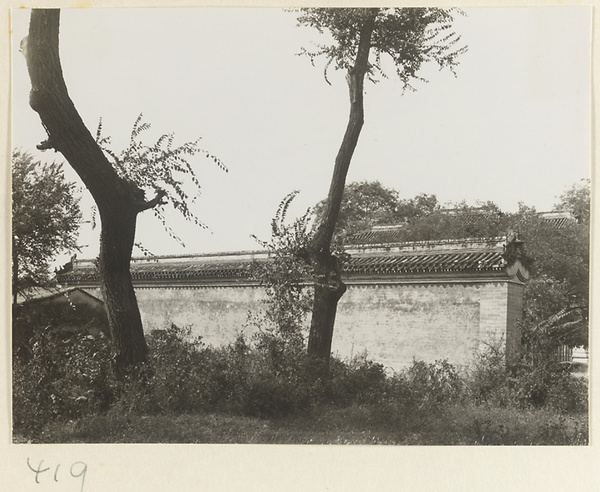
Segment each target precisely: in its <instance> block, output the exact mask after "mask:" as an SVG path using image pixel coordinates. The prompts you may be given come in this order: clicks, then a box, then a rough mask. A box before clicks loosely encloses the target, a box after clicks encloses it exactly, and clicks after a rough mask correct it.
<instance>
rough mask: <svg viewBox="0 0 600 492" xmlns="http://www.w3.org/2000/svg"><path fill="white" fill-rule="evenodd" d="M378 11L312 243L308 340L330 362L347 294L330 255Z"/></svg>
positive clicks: (362, 50) (353, 72) (366, 32)
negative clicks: (339, 313)
mask: <svg viewBox="0 0 600 492" xmlns="http://www.w3.org/2000/svg"><path fill="white" fill-rule="evenodd" d="M375 15H376V12H375V11H374V10H373V9H369V13H368V15H367V16H366V17H365V20H364V23H363V25H362V27H361V30H360V40H359V44H358V50H357V53H356V59H355V62H354V66H353V67H352V69H350V70H349V71H348V74H347V76H346V80H347V82H348V89H349V96H350V116H349V118H348V125H347V127H346V133H345V134H344V138H343V140H342V144H341V146H340V149H339V151H338V154H337V156H336V159H335V167H334V169H333V176H332V178H331V184H330V187H329V193H328V195H327V201H326V204H325V210H324V213H323V216H322V219H321V222H320V223H319V224H318V226H317V229H316V232H315V235H314V237H313V240H312V242H311V244H310V256H311V259H312V262H313V264H314V265H315V274H316V279H315V283H314V300H313V311H312V318H311V323H310V334H309V339H308V354H309V355H311V356H313V357H316V358H318V359H321V360H323V361H325V362H327V363H329V358H330V355H331V343H332V340H333V328H334V324H335V315H336V312H337V305H338V301H339V300H340V298H341V297H342V295H343V294H344V292H345V291H346V286H345V285H344V282H343V281H342V272H341V268H340V262H339V261H338V259H337V258H336V257H335V256H334V255H332V254H331V240H332V238H333V232H334V230H335V225H336V223H337V219H338V216H339V213H340V206H341V203H342V196H343V194H344V186H345V184H346V176H347V174H348V169H349V167H350V162H351V160H352V155H353V154H354V149H356V145H357V143H358V137H359V136H360V132H361V130H362V126H363V122H364V107H363V87H364V78H365V74H366V73H367V70H368V66H369V65H368V64H369V50H370V47H371V35H372V33H373V28H374V24H375Z"/></svg>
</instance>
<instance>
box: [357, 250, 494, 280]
mask: <svg viewBox="0 0 600 492" xmlns="http://www.w3.org/2000/svg"><path fill="white" fill-rule="evenodd" d="M505 265H506V260H504V258H503V257H502V252H500V251H493V250H492V251H483V252H482V251H446V252H436V251H428V252H419V253H402V254H392V255H389V256H381V255H379V256H357V257H353V258H352V259H351V261H350V264H349V265H348V267H347V268H346V269H345V271H346V273H348V274H384V275H385V274H415V273H445V272H448V273H450V272H453V273H458V272H490V271H501V270H502V269H503V268H504V266H505Z"/></svg>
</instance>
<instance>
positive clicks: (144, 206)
mask: <svg viewBox="0 0 600 492" xmlns="http://www.w3.org/2000/svg"><path fill="white" fill-rule="evenodd" d="M165 196H167V192H166V191H164V190H159V191H158V193H157V194H156V196H155V197H154V198H153V199H152V200H148V201H145V202H142V203H140V204H138V206H137V207H136V208H137V211H138V212H143V211H144V210H149V209H151V208H154V207H156V206H157V205H162V204H163V203H165V202H163V201H162V199H163V198H164V197H165Z"/></svg>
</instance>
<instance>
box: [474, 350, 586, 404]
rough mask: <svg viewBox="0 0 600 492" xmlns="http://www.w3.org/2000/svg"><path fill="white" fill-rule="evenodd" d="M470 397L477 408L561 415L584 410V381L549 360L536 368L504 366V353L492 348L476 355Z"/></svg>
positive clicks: (538, 364) (534, 365) (530, 364)
mask: <svg viewBox="0 0 600 492" xmlns="http://www.w3.org/2000/svg"><path fill="white" fill-rule="evenodd" d="M467 386H468V389H469V396H470V397H471V398H472V399H473V401H474V402H475V403H476V404H482V403H485V404H486V405H488V406H490V405H492V406H498V407H502V408H506V407H518V408H522V409H528V408H545V407H548V408H551V409H554V410H556V411H558V412H560V413H576V412H585V411H586V410H587V401H588V394H587V380H585V379H583V378H577V377H575V376H574V375H573V374H572V372H571V367H570V366H569V365H566V364H561V363H559V362H557V361H555V360H552V359H545V360H542V361H540V362H538V363H537V364H533V363H532V362H529V363H525V362H520V363H517V364H513V365H510V366H507V364H506V362H505V358H504V352H503V351H502V350H499V349H497V348H494V347H491V346H490V347H488V349H487V350H486V351H484V352H482V353H480V354H478V356H477V358H476V359H475V363H474V364H473V369H472V370H471V372H470V373H469V375H468V378H467Z"/></svg>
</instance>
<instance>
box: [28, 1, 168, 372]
mask: <svg viewBox="0 0 600 492" xmlns="http://www.w3.org/2000/svg"><path fill="white" fill-rule="evenodd" d="M59 24H60V10H56V9H34V10H32V12H31V21H30V24H29V36H28V37H27V38H25V39H24V40H23V41H22V42H21V50H22V51H23V54H24V55H25V58H26V60H27V68H28V70H29V77H30V79H31V93H30V100H29V103H30V105H31V107H32V109H34V110H35V111H36V112H37V113H38V114H39V116H40V119H41V121H42V125H43V126H44V128H45V129H46V132H47V133H48V140H46V141H45V142H42V143H41V144H40V145H38V149H41V150H44V149H49V148H52V149H54V150H56V151H58V152H61V153H62V154H63V155H64V157H65V158H66V160H67V161H68V162H69V164H70V165H71V167H73V169H74V170H75V171H76V172H77V174H78V175H79V176H80V178H81V180H82V181H83V183H84V184H85V186H86V188H87V189H88V190H89V191H90V193H91V194H92V196H93V198H94V200H95V202H96V205H97V206H98V211H99V213H100V217H101V220H102V231H101V241H100V242H101V244H100V261H99V269H100V278H101V285H102V291H103V294H104V300H105V305H106V310H107V314H108V320H109V326H110V332H111V337H112V341H113V346H114V349H115V352H116V354H115V355H116V363H117V369H118V370H122V369H124V368H126V367H127V366H130V365H133V364H137V363H139V362H142V361H144V360H145V359H146V354H147V347H146V342H145V339H144V332H143V328H142V322H141V317H140V313H139V309H138V305H137V301H136V298H135V293H134V290H133V284H132V282H131V275H130V272H129V264H130V261H131V252H132V248H133V242H134V236H135V225H136V218H137V214H138V213H140V212H142V211H143V210H147V209H149V208H152V207H154V206H155V205H156V204H158V203H159V201H160V198H161V197H159V196H157V197H155V198H153V199H152V200H150V201H145V199H144V193H143V191H141V190H140V189H139V188H138V187H137V186H136V185H135V184H133V183H130V182H128V181H126V180H124V179H122V178H121V177H119V176H118V174H117V173H116V171H115V170H114V169H113V168H112V166H111V164H110V162H108V160H107V159H106V157H105V155H104V153H103V152H102V150H101V149H100V147H99V146H98V145H97V143H96V141H95V140H94V138H93V137H92V135H91V134H90V132H89V130H88V129H87V128H86V127H85V125H84V123H83V121H82V120H81V117H80V116H79V113H78V112H77V110H76V108H75V105H74V104H73V102H72V101H71V99H70V97H69V94H68V91H67V86H66V84H65V81H64V78H63V74H62V68H61V64H60V57H59V49H58V37H59Z"/></svg>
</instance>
